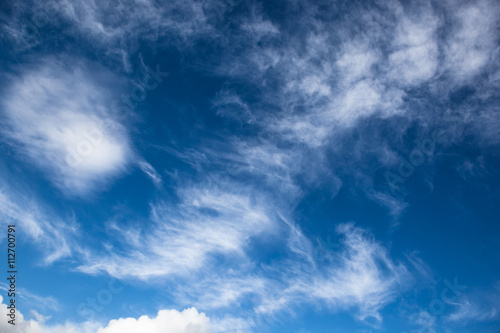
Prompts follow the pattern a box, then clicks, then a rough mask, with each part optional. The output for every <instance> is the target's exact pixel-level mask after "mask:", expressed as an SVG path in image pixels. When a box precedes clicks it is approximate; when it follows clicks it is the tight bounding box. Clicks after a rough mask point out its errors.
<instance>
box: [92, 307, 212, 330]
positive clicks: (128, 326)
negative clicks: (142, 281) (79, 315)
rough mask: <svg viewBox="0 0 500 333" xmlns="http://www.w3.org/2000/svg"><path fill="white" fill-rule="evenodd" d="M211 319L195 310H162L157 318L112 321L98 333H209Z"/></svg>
mask: <svg viewBox="0 0 500 333" xmlns="http://www.w3.org/2000/svg"><path fill="white" fill-rule="evenodd" d="M208 332H210V319H209V318H208V317H207V316H206V315H205V314H204V313H198V311H197V310H196V309H195V308H190V309H186V310H184V311H182V312H179V311H177V310H160V311H159V312H158V316H156V318H149V317H148V316H142V317H140V318H139V319H135V318H125V319H123V318H120V319H118V320H111V321H110V322H109V325H108V326H107V327H105V328H100V329H99V330H98V331H97V333H208Z"/></svg>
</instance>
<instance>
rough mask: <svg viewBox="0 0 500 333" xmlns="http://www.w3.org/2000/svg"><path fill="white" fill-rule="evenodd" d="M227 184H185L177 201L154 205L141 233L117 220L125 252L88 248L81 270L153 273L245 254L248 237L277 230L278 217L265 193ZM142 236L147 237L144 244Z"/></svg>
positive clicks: (175, 271)
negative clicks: (259, 194) (97, 251)
mask: <svg viewBox="0 0 500 333" xmlns="http://www.w3.org/2000/svg"><path fill="white" fill-rule="evenodd" d="M222 184H223V183H222V182H220V183H219V185H217V186H215V185H207V186H206V187H192V188H190V187H188V188H184V189H183V190H180V191H179V202H178V203H176V204H167V203H159V204H155V205H153V206H152V211H151V217H150V218H151V221H152V223H151V224H150V225H149V226H148V227H146V228H144V229H143V230H142V233H141V232H139V231H138V230H136V231H135V232H128V229H127V228H126V227H124V226H116V227H115V228H114V232H115V234H114V235H113V234H110V235H109V236H110V239H115V240H117V241H119V242H120V243H122V244H126V246H127V248H126V251H125V254H124V255H118V254H117V253H104V254H95V256H94V255H91V254H90V253H89V254H88V258H87V259H88V262H85V263H84V264H82V265H81V266H80V267H79V270H81V271H83V272H86V273H90V274H96V273H99V272H106V273H108V274H110V275H112V276H114V277H118V278H123V277H134V278H141V279H148V278H152V277H158V276H165V275H171V274H174V275H186V274H192V273H193V271H197V270H198V269H200V268H201V267H204V268H205V269H207V267H209V266H210V263H211V262H212V261H213V256H214V255H227V256H237V257H239V258H240V259H239V260H242V259H244V258H245V250H244V249H245V247H246V244H247V242H248V240H249V239H250V238H251V237H254V236H256V235H258V234H261V233H263V232H264V231H268V232H269V231H270V230H272V229H273V225H274V221H273V219H272V217H271V215H270V214H271V213H270V212H269V211H268V209H267V205H266V203H265V202H264V199H263V198H260V199H256V198H255V197H253V195H252V193H251V192H249V191H248V189H241V188H240V189H239V190H233V189H232V190H229V184H226V185H222ZM139 237H142V239H143V242H141V243H140V244H139V243H138V242H137V239H138V238H139ZM96 258H98V259H96Z"/></svg>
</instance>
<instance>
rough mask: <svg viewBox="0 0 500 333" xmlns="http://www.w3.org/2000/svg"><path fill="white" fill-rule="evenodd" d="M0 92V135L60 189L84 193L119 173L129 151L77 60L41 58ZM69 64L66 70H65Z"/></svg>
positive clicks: (102, 94) (105, 99) (97, 89)
mask: <svg viewBox="0 0 500 333" xmlns="http://www.w3.org/2000/svg"><path fill="white" fill-rule="evenodd" d="M41 63H42V65H41V66H40V67H39V68H37V69H32V68H30V69H26V70H24V71H23V72H22V74H21V76H20V77H15V78H12V81H11V83H12V84H11V86H10V88H9V89H6V90H5V91H3V92H2V95H3V101H2V109H3V110H4V117H3V118H4V125H5V126H4V127H3V130H2V134H3V136H4V137H5V138H7V139H8V140H11V143H12V144H13V145H14V147H15V149H16V150H18V151H19V153H20V155H21V156H27V158H28V161H29V162H30V163H33V164H34V165H36V166H37V167H39V168H41V169H42V170H43V171H44V172H45V173H46V174H47V176H48V177H49V178H50V180H51V181H52V182H53V183H54V184H55V185H57V186H58V187H59V188H60V189H61V190H62V191H64V192H65V193H70V194H78V195H80V194H85V193H87V192H89V191H91V190H95V189H96V187H97V186H98V185H104V184H106V182H107V181H108V180H109V179H111V178H113V177H114V176H116V175H117V174H119V173H120V172H121V171H122V170H123V169H124V167H125V165H126V164H127V163H128V160H129V157H130V154H131V150H130V147H129V142H128V138H127V135H126V132H125V130H124V128H123V127H122V126H121V125H120V123H119V122H118V121H116V120H115V119H113V118H112V117H111V115H110V112H109V111H108V109H107V107H108V106H109V104H110V103H109V102H110V101H109V98H110V95H109V93H108V94H106V91H105V90H104V92H103V89H104V88H103V87H100V86H99V85H98V84H97V83H96V82H95V80H93V79H92V77H90V76H89V74H88V73H87V71H88V69H86V68H84V67H81V66H80V65H79V64H78V63H73V64H72V65H71V66H68V65H63V64H62V63H61V62H59V61H54V60H47V61H41ZM68 67H70V68H68Z"/></svg>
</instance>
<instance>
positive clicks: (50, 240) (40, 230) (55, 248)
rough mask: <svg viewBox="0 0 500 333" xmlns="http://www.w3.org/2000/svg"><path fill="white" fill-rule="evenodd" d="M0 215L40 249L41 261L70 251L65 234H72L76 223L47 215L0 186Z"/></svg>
mask: <svg viewBox="0 0 500 333" xmlns="http://www.w3.org/2000/svg"><path fill="white" fill-rule="evenodd" d="M1 185H3V184H1ZM7 192H9V193H7ZM0 216H1V218H2V221H3V222H4V223H5V224H14V225H16V226H17V227H18V228H17V230H16V231H18V232H22V233H25V234H26V235H27V236H28V237H29V238H30V239H31V240H33V241H34V243H35V244H36V245H37V246H39V247H40V248H41V251H42V253H44V255H45V257H44V260H43V261H44V263H46V264H50V263H52V262H54V261H56V260H59V259H61V258H64V257H67V256H69V255H70V254H71V249H70V246H69V244H68V240H67V237H68V236H69V235H71V234H73V233H74V231H75V230H76V229H75V227H76V225H75V224H74V223H71V222H68V221H66V222H64V221H61V220H60V219H59V218H57V217H56V216H53V215H47V214H46V213H45V212H43V210H42V209H41V208H40V207H39V206H38V204H37V203H36V202H35V201H34V200H33V199H30V198H27V197H24V196H18V195H17V194H14V192H13V191H6V190H5V188H3V189H2V188H0Z"/></svg>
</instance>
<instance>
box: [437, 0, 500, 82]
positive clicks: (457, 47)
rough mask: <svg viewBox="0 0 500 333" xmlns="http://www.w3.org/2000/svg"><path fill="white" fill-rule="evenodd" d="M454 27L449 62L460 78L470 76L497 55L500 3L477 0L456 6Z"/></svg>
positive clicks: (448, 55) (450, 41)
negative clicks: (499, 4)
mask: <svg viewBox="0 0 500 333" xmlns="http://www.w3.org/2000/svg"><path fill="white" fill-rule="evenodd" d="M454 9H455V10H454V11H453V12H452V14H453V16H454V17H453V23H454V26H453V31H452V34H451V36H450V38H449V40H448V41H447V45H446V66H447V68H448V69H449V70H450V71H451V75H452V76H454V77H455V78H457V79H458V80H464V79H469V78H471V77H472V76H474V75H476V74H478V73H479V72H480V71H481V70H482V69H483V68H484V67H485V66H486V65H487V64H489V63H494V62H493V61H492V60H493V57H495V58H498V51H496V54H495V50H496V49H497V36H498V16H499V15H500V7H499V6H498V5H497V4H496V3H495V2H494V1H478V2H473V3H467V4H465V5H463V6H457V7H455V8H454Z"/></svg>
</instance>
